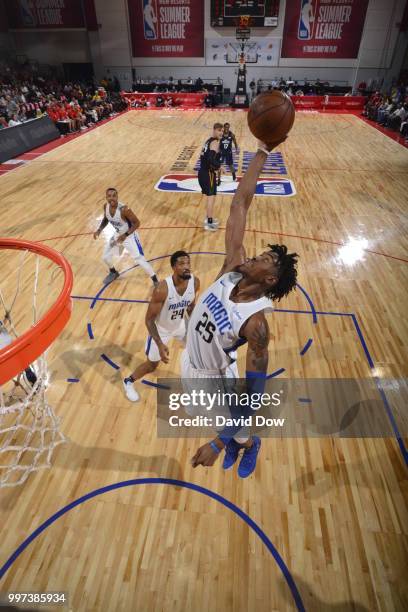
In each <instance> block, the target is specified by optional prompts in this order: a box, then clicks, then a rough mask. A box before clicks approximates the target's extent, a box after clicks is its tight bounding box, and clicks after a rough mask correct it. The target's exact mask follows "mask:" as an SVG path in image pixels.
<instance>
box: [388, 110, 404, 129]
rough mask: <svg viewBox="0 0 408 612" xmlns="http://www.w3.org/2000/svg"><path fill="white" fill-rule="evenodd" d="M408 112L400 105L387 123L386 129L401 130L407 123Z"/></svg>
mask: <svg viewBox="0 0 408 612" xmlns="http://www.w3.org/2000/svg"><path fill="white" fill-rule="evenodd" d="M406 116H407V111H406V109H405V107H404V105H403V104H399V105H398V107H397V108H396V109H395V110H394V112H392V113H391V114H390V115H389V117H388V119H387V122H386V127H387V128H390V129H391V130H399V129H400V127H401V123H402V122H403V121H405V119H406Z"/></svg>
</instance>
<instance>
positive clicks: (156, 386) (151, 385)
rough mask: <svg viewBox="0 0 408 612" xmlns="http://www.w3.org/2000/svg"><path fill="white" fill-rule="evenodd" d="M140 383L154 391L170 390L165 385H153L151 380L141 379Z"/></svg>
mask: <svg viewBox="0 0 408 612" xmlns="http://www.w3.org/2000/svg"><path fill="white" fill-rule="evenodd" d="M140 382H142V383H143V384H144V385H147V386H148V387H155V388H156V389H170V388H171V387H168V386H167V385H160V384H159V383H154V382H152V381H151V380H146V379H145V378H142V380H141V381H140Z"/></svg>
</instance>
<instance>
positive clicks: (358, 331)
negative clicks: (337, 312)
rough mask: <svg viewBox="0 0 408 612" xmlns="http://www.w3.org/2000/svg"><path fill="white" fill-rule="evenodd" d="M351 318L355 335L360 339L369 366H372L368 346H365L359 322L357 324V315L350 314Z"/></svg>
mask: <svg viewBox="0 0 408 612" xmlns="http://www.w3.org/2000/svg"><path fill="white" fill-rule="evenodd" d="M351 318H352V319H353V323H354V327H355V328H356V331H357V335H358V337H359V339H360V342H361V346H362V347H363V350H364V352H365V355H366V357H367V361H368V363H369V364H370V368H374V362H373V360H372V359H371V355H370V352H369V350H368V347H367V344H366V341H365V339H364V336H363V332H362V331H361V329H360V326H359V324H358V321H357V317H356V315H355V314H352V315H351Z"/></svg>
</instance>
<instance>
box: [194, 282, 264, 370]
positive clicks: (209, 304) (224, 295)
mask: <svg viewBox="0 0 408 612" xmlns="http://www.w3.org/2000/svg"><path fill="white" fill-rule="evenodd" d="M242 278H243V276H242V274H241V273H239V272H227V273H226V274H223V275H222V276H221V277H220V278H219V279H218V280H216V281H215V283H213V284H212V285H211V286H210V287H209V288H208V289H207V290H206V291H205V292H204V293H203V294H202V295H201V296H200V299H199V300H198V302H197V304H196V305H195V307H194V310H193V312H192V314H191V317H190V321H189V324H188V331H187V344H186V349H187V353H188V357H189V359H190V363H191V365H192V366H193V368H195V369H196V370H214V371H215V370H220V371H221V372H223V371H225V369H226V368H227V367H228V366H229V365H230V364H231V362H232V361H234V359H235V357H236V356H235V351H236V350H237V348H238V347H239V346H241V345H242V344H245V342H246V340H245V339H243V338H240V336H239V332H240V329H241V327H242V326H243V325H244V323H245V321H247V320H248V319H249V317H250V316H251V315H253V314H255V313H256V312H259V311H261V310H264V311H271V310H273V305H272V301H271V300H269V299H268V298H266V297H262V298H259V299H258V300H254V301H252V302H240V303H235V302H232V301H231V300H230V299H229V298H230V294H231V291H232V290H233V288H234V287H235V285H236V284H237V283H238V282H239V281H240V280H241V279H242Z"/></svg>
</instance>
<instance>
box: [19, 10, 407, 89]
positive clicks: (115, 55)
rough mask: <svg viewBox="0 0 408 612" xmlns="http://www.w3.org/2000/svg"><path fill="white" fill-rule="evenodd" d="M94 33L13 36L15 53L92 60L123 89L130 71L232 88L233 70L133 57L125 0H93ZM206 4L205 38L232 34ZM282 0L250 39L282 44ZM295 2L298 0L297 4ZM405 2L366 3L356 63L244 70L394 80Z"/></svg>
mask: <svg viewBox="0 0 408 612" xmlns="http://www.w3.org/2000/svg"><path fill="white" fill-rule="evenodd" d="M93 1H94V5H95V11H96V21H97V28H95V29H96V31H92V32H87V31H86V30H65V31H60V30H59V31H58V32H52V31H48V32H41V35H39V34H38V33H36V32H33V31H31V32H30V31H18V32H17V31H14V32H12V36H13V41H14V46H15V49H16V52H17V53H19V54H25V55H27V56H28V57H29V58H30V59H37V60H38V61H39V62H40V63H53V64H59V63H62V62H88V61H93V63H94V68H95V73H96V76H97V77H101V76H102V75H103V74H108V76H111V77H113V76H117V77H118V78H119V80H120V82H121V85H122V87H123V88H124V89H128V88H129V87H130V86H131V82H132V68H133V69H134V70H135V71H136V74H137V75H138V76H141V77H151V78H154V77H168V76H170V75H171V76H173V77H174V78H175V79H178V78H188V77H190V76H192V77H193V78H194V77H195V76H198V75H200V76H201V77H202V78H203V79H206V78H209V79H214V78H216V77H218V76H220V77H221V78H222V79H223V80H224V84H225V86H226V87H229V88H231V89H234V88H235V84H236V75H235V70H236V68H235V66H233V65H232V66H207V65H206V64H205V58H135V57H132V51H131V40H130V29H129V15H128V7H127V0H115V1H114V2H113V1H112V0H93ZM199 1H200V0H197V2H199ZM203 1H204V2H205V26H204V37H205V38H212V39H214V38H218V37H225V36H232V37H233V36H234V35H235V30H234V29H232V28H231V29H229V28H222V29H221V28H212V27H211V25H210V0H203ZM290 1H294V0H281V2H280V12H279V25H278V26H277V27H276V28H270V29H255V28H254V29H253V30H252V34H253V36H260V37H264V38H268V37H273V39H275V40H276V42H278V43H279V44H280V42H281V39H282V35H283V27H284V17H285V6H286V2H290ZM296 1H297V2H298V0H296ZM405 2H406V0H370V1H369V4H368V9H367V14H366V19H365V24H364V30H363V35H362V39H361V45H360V52H359V57H358V59H282V58H281V59H279V65H278V66H274V67H259V66H256V65H249V66H248V74H249V79H251V78H255V79H258V78H274V77H280V76H283V77H288V76H289V75H290V76H292V77H293V78H294V79H303V78H304V77H307V78H309V79H316V78H320V79H321V80H330V81H337V82H339V83H341V82H342V83H349V84H353V83H354V82H357V83H358V82H360V81H361V80H363V79H364V80H370V79H372V78H373V79H378V78H381V77H383V76H384V75H385V73H386V72H387V71H388V74H387V80H391V77H393V76H398V73H399V70H400V68H401V63H402V61H403V57H404V55H405V49H406V46H407V36H406V34H403V33H402V34H400V33H399V27H398V25H397V24H398V23H399V22H400V21H401V18H402V14H403V11H404V7H405Z"/></svg>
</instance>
